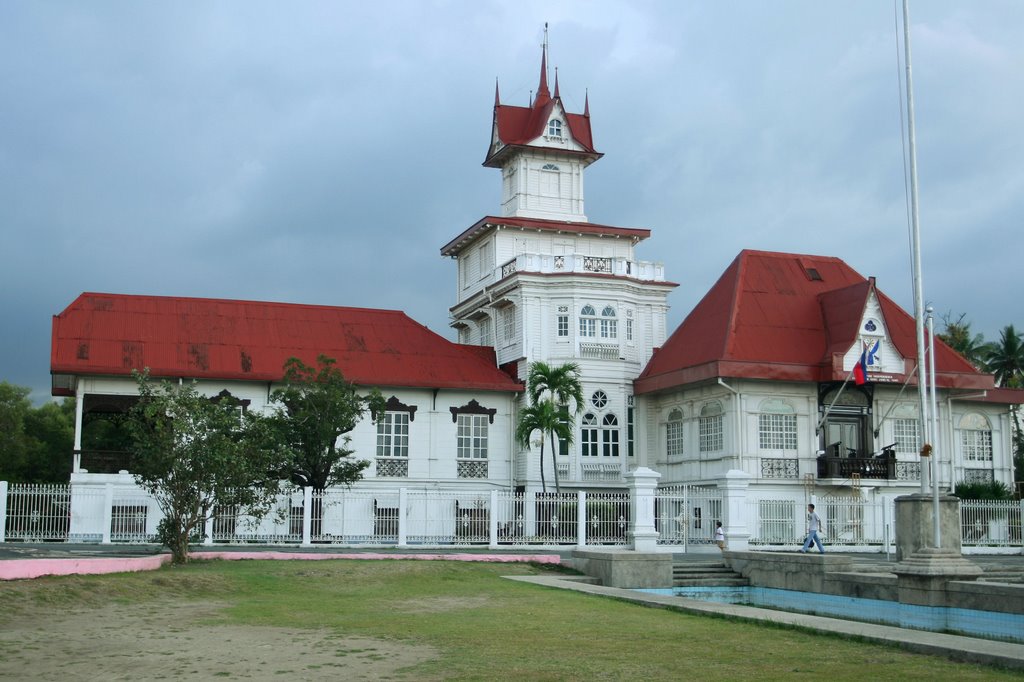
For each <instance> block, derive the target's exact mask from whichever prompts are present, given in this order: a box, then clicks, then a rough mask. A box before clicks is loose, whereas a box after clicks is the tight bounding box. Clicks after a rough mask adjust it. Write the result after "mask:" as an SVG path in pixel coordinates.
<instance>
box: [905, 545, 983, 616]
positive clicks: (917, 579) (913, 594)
mask: <svg viewBox="0 0 1024 682" xmlns="http://www.w3.org/2000/svg"><path fill="white" fill-rule="evenodd" d="M893 573H895V574H896V580H897V590H898V592H899V600H900V603H901V604H917V605H919V606H949V598H948V596H947V594H946V588H947V585H948V584H949V582H950V581H953V580H974V579H976V578H977V577H978V576H979V575H981V573H982V570H981V568H980V567H979V566H977V565H976V564H974V563H972V562H970V561H968V560H967V559H964V558H963V556H961V555H960V553H959V552H950V551H949V550H945V549H941V548H940V549H935V548H934V547H925V548H924V549H922V550H920V551H918V552H915V553H914V554H913V555H911V556H909V557H907V558H906V559H904V560H903V561H901V562H899V563H898V564H896V566H895V567H894V568H893Z"/></svg>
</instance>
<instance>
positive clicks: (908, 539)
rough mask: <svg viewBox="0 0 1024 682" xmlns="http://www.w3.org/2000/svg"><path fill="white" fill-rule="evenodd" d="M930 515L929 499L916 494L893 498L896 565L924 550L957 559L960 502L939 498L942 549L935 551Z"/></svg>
mask: <svg viewBox="0 0 1024 682" xmlns="http://www.w3.org/2000/svg"><path fill="white" fill-rule="evenodd" d="M933 512H934V503H933V501H932V496H931V495H926V494H920V493H918V494H914V495H904V496H902V497H897V498H896V561H902V560H903V559H905V558H907V557H910V556H912V555H913V554H915V553H916V552H918V551H920V550H922V549H924V548H925V547H932V548H933V549H944V550H948V551H949V552H951V553H953V554H956V555H958V556H959V555H960V499H959V498H957V497H954V496H953V495H940V496H939V531H940V536H941V538H940V541H941V546H940V547H938V548H935V547H934V545H935V538H934V535H935V528H934V525H933V523H932V519H933V518H934V517H933Z"/></svg>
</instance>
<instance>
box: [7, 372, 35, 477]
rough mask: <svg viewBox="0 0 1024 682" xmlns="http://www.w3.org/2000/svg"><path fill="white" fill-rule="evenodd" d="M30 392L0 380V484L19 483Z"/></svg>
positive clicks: (25, 451) (26, 445)
mask: <svg viewBox="0 0 1024 682" xmlns="http://www.w3.org/2000/svg"><path fill="white" fill-rule="evenodd" d="M29 393H31V389H28V388H25V387H24V386H15V385H14V384H9V383H7V382H6V381H0V481H11V482H22V472H23V471H24V469H25V465H26V462H27V461H28V451H29V439H28V437H27V436H26V435H25V415H27V414H28V413H29V411H30V410H31V409H32V403H31V402H30V401H29V399H28V394H29Z"/></svg>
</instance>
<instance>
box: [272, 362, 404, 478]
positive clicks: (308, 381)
mask: <svg viewBox="0 0 1024 682" xmlns="http://www.w3.org/2000/svg"><path fill="white" fill-rule="evenodd" d="M334 363H335V360H334V359H333V358H329V357H327V356H326V355H320V356H319V357H318V358H317V366H316V367H311V366H309V365H306V364H305V363H304V362H302V360H300V359H299V358H289V359H288V360H287V362H285V364H284V383H285V385H284V388H281V389H278V390H276V391H274V393H273V394H272V395H271V403H272V404H276V405H277V406H278V411H277V414H276V416H275V426H276V429H277V431H278V434H279V437H280V439H281V441H282V442H283V443H284V444H285V446H286V447H287V448H288V450H289V451H290V453H291V457H290V461H289V465H288V469H287V474H288V478H289V479H290V480H291V482H292V483H294V484H295V485H298V486H304V487H305V486H309V487H311V488H313V490H315V491H318V492H319V491H323V490H325V489H326V488H328V487H329V486H332V485H339V484H343V485H347V484H350V483H353V482H354V481H358V480H359V479H360V478H362V476H363V469H365V468H366V467H367V466H369V462H367V461H363V460H356V459H350V456H351V455H352V453H353V451H352V450H351V449H349V448H348V443H349V436H348V435H347V434H348V433H349V432H350V431H352V429H354V428H355V427H356V424H358V423H359V420H360V419H362V418H363V415H364V414H365V413H366V412H367V411H369V412H370V414H371V415H372V416H373V418H374V419H376V415H378V414H382V413H383V411H384V405H385V404H384V398H383V397H382V396H381V394H380V391H378V390H376V389H373V390H371V391H370V392H369V393H368V394H367V395H365V396H363V395H360V394H359V392H358V391H357V390H356V387H355V386H354V385H353V384H351V383H349V382H348V381H347V380H346V379H345V377H344V376H343V375H342V373H341V370H339V369H338V368H337V367H335V366H334Z"/></svg>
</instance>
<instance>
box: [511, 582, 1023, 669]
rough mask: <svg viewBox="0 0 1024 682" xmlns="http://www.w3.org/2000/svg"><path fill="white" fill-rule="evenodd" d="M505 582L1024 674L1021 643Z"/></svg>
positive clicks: (598, 589) (588, 588) (590, 587)
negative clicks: (834, 637)
mask: <svg viewBox="0 0 1024 682" xmlns="http://www.w3.org/2000/svg"><path fill="white" fill-rule="evenodd" d="M507 578H508V579H509V580H518V581H520V582H526V583H532V584H534V585H543V586H545V587H553V588H556V589H562V590H573V591H575V592H583V593H585V594H593V595H599V596H603V597H612V598H614V599H621V600H623V601H628V602H632V603H634V604H640V605H642V606H650V607H656V608H666V609H673V610H676V611H685V612H688V613H697V614H701V615H709V614H710V615H717V616H728V617H732V618H741V619H743V620H749V621H754V622H760V623H775V624H784V625H789V626H793V627H798V628H806V629H809V630H815V631H818V632H827V633H833V634H838V635H846V636H853V637H859V638H862V639H866V640H869V641H872V642H881V643H885V644H894V645H896V646H898V647H900V648H902V649H907V650H909V651H916V652H919V653H926V654H934V655H939V656H945V657H947V658H951V659H954V660H957V661H965V662H969V663H982V664H985V665H995V666H1000V667H1005V668H1013V669H1015V670H1024V644H1013V643H1009V642H996V641H993V640H987V639H977V638H974V637H963V636H960V635H947V634H943V633H938V632H926V631H924V630H910V629H906V628H898V627H892V626H889V625H874V624H871V623H860V622H857V621H851V620H840V619H838V618H826V617H824V616H810V615H806V614H801V613H790V612H788V611H773V610H770V609H760V608H756V607H753V606H741V605H739V604H716V603H712V602H703V601H696V600H693V599H685V598H683V597H672V596H667V595H658V594H648V593H645V592H636V591H633V590H625V589H621V588H616V587H604V586H603V585H595V584H592V583H589V582H587V580H588V579H582V580H581V579H576V578H574V577H572V576H507Z"/></svg>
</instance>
